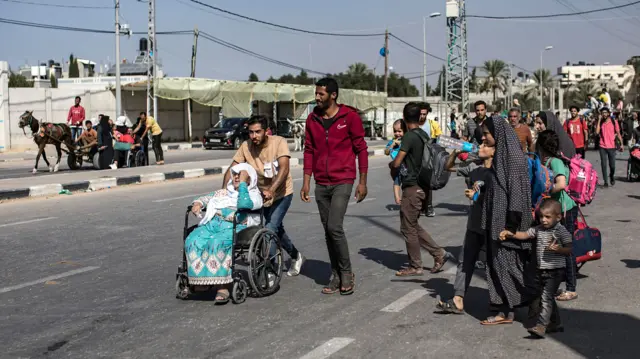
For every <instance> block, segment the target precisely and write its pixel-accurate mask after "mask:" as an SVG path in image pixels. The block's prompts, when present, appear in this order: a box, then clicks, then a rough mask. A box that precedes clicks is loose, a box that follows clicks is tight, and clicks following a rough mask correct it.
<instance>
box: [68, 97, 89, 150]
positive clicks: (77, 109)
mask: <svg viewBox="0 0 640 359" xmlns="http://www.w3.org/2000/svg"><path fill="white" fill-rule="evenodd" d="M84 119H85V116H84V107H82V106H80V96H76V103H75V105H73V106H71V108H70V109H69V115H67V125H69V127H71V137H72V139H73V140H74V141H75V140H76V139H77V138H79V137H80V135H81V134H82V123H83V122H84Z"/></svg>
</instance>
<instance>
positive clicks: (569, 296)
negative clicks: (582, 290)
mask: <svg viewBox="0 0 640 359" xmlns="http://www.w3.org/2000/svg"><path fill="white" fill-rule="evenodd" d="M577 298H578V293H576V292H563V293H562V294H560V295H559V296H557V297H556V300H559V301H561V302H568V301H570V300H574V299H577Z"/></svg>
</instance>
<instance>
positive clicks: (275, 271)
mask: <svg viewBox="0 0 640 359" xmlns="http://www.w3.org/2000/svg"><path fill="white" fill-rule="evenodd" d="M191 207H192V206H189V207H187V212H186V214H185V219H184V232H183V239H182V263H181V264H180V266H178V273H177V274H176V291H177V294H176V298H178V299H182V300H186V299H189V297H190V296H191V295H192V294H193V293H195V291H194V290H193V286H192V285H190V284H189V277H188V273H187V266H188V264H187V253H186V252H185V249H184V243H185V241H186V240H187V237H188V236H189V234H191V232H192V231H193V230H194V229H195V228H196V227H197V226H198V225H197V224H196V225H192V226H189V217H190V214H191ZM204 212H205V210H204V209H203V210H202V213H204ZM242 213H246V214H258V213H259V214H260V225H257V226H251V227H247V228H245V229H243V230H241V231H237V230H236V226H237V225H238V220H237V219H238V215H240V214H242ZM272 247H274V248H273V249H272ZM231 258H232V260H231V271H232V277H233V285H232V288H231V290H230V294H231V300H232V301H233V303H234V304H241V303H243V302H244V301H245V300H246V299H247V297H248V296H253V297H257V298H259V297H265V296H268V295H271V294H273V293H275V292H276V291H277V290H278V289H279V286H280V280H281V279H282V271H283V265H284V263H283V256H282V247H281V245H280V240H279V238H278V236H277V235H276V234H275V233H273V231H271V230H269V229H267V228H265V227H264V211H263V209H260V210H255V211H252V210H238V211H236V213H235V215H234V218H233V254H232V256H231ZM238 262H241V263H243V264H244V265H245V267H246V271H244V274H245V275H244V276H243V274H242V273H241V272H240V271H239V270H238V266H237V264H238ZM245 278H246V279H248V282H249V285H250V286H251V289H249V287H248V286H247V280H246V279H245Z"/></svg>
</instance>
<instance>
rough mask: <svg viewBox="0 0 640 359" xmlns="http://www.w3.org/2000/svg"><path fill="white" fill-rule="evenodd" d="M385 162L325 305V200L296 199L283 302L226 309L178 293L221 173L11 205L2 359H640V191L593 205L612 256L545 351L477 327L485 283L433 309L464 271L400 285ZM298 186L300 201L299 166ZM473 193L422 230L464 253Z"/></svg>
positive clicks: (567, 311)
mask: <svg viewBox="0 0 640 359" xmlns="http://www.w3.org/2000/svg"><path fill="white" fill-rule="evenodd" d="M387 162H388V160H387V159H383V158H374V159H371V171H370V176H369V178H370V183H369V195H368V197H367V199H366V200H365V201H364V202H362V203H360V204H352V205H350V207H349V210H348V213H347V215H346V217H345V228H346V232H347V235H348V238H349V246H350V252H351V255H352V262H353V266H354V270H355V273H356V275H357V288H356V293H355V294H354V295H352V296H347V297H343V296H339V295H334V296H326V295H322V294H321V293H320V289H321V286H322V285H323V284H325V283H326V281H327V280H328V276H329V264H328V256H327V252H326V248H325V244H324V235H323V231H322V228H321V225H320V220H319V217H318V215H317V212H316V211H317V207H316V205H315V203H310V204H305V203H302V202H301V201H300V200H299V199H298V197H297V196H296V197H295V199H294V202H293V205H292V207H291V209H290V211H289V214H288V215H287V217H286V220H285V225H286V228H287V230H288V231H289V233H290V236H291V237H292V238H293V241H294V243H295V244H296V246H297V247H298V248H299V249H300V251H301V252H302V253H303V254H304V255H305V256H306V257H307V262H306V264H305V265H304V267H303V272H302V274H301V275H300V276H298V277H294V278H291V277H284V279H283V281H282V284H281V290H280V291H279V292H277V293H276V294H274V295H272V296H270V297H266V298H259V299H255V298H249V299H248V300H247V302H245V303H244V304H241V305H233V304H231V303H229V304H228V305H225V306H214V305H213V303H212V302H211V301H208V300H194V301H180V300H177V299H175V297H174V296H175V291H174V283H175V272H176V267H177V265H178V264H179V261H180V248H181V245H182V237H181V236H182V225H183V215H184V210H185V207H186V206H187V205H188V203H189V202H190V200H191V199H192V198H193V197H195V196H197V195H198V194H201V193H206V192H209V191H211V190H212V189H216V188H219V186H220V180H221V179H220V177H207V178H201V179H195V180H188V181H169V182H165V183H162V184H151V185H134V186H128V187H122V188H121V187H118V188H116V189H112V190H109V191H102V192H95V193H82V194H74V195H71V196H58V197H54V198H50V199H30V200H20V201H14V202H7V203H4V204H2V205H0V209H1V212H0V213H1V214H0V262H1V263H2V264H3V270H2V271H0V317H1V318H2V320H0V337H1V338H2V339H3V340H2V341H0V357H2V358H38V357H47V358H49V357H51V358H90V357H91V358H97V357H100V358H103V357H104V358H258V357H261V358H307V359H315V358H327V357H331V358H431V357H443V358H514V357H517V358H547V357H554V358H585V357H586V358H636V357H637V352H638V349H640V345H639V344H638V329H640V302H639V301H638V300H637V298H638V294H639V292H640V286H639V285H638V274H640V244H639V242H638V241H639V240H640V238H639V237H638V233H640V222H639V221H638V220H637V218H638V215H637V211H635V210H630V209H632V208H638V205H639V204H640V202H638V200H640V196H639V194H640V183H634V184H628V183H623V182H619V183H618V184H617V185H616V187H614V188H610V189H607V190H601V191H599V192H598V197H597V202H596V203H595V204H593V205H591V206H589V207H587V208H585V212H586V214H587V215H588V220H589V223H590V224H591V225H593V226H596V227H598V228H599V229H600V230H601V231H602V232H603V235H604V239H605V242H606V243H605V247H604V248H605V249H604V257H603V259H602V260H600V261H598V262H592V263H589V264H587V265H586V266H585V267H584V268H583V269H582V271H581V273H582V274H583V276H582V277H581V278H580V279H579V286H578V293H579V295H580V297H579V299H578V300H576V301H574V302H569V303H562V304H561V315H562V317H563V319H564V322H565V326H566V332H565V333H559V334H554V335H551V336H550V337H548V338H547V339H546V340H542V341H535V340H530V339H526V337H527V336H528V335H527V333H526V331H525V329H524V328H523V325H522V324H521V323H515V324H513V325H505V326H497V327H483V326H481V325H480V324H479V323H478V322H479V320H481V319H483V318H485V317H486V315H487V314H488V313H487V301H488V293H487V291H486V289H485V288H486V283H485V281H484V279H483V275H482V273H477V275H476V276H475V277H474V279H473V281H472V288H471V289H470V291H469V293H468V295H467V298H466V309H467V311H468V313H467V314H466V315H460V316H443V315H438V314H435V313H433V311H434V301H435V299H434V297H435V296H436V295H437V294H440V295H443V296H445V297H448V296H450V295H451V294H452V285H451V283H452V281H453V278H454V275H455V267H454V266H453V265H452V264H447V265H446V266H445V271H444V272H442V273H439V274H436V275H430V274H425V275H424V276H423V277H415V278H413V279H397V278H395V277H394V272H395V270H397V269H399V268H400V267H401V266H402V265H403V264H404V263H406V259H407V258H406V251H405V246H404V242H403V240H402V237H401V236H400V233H399V218H398V212H397V211H396V210H395V209H394V208H392V207H393V206H389V204H390V203H391V202H392V199H393V196H392V191H391V180H390V179H389V178H388V174H387V173H388V171H387V170H386V164H387ZM622 163H623V162H618V167H619V171H618V173H619V174H621V173H622ZM293 175H294V178H295V182H294V187H295V189H296V193H297V191H298V190H299V189H300V177H301V171H300V169H299V168H296V169H294V171H293ZM463 188H464V181H462V179H461V178H452V180H451V182H450V183H449V184H448V185H447V187H445V188H444V189H442V190H440V191H437V192H436V194H435V199H434V205H435V206H436V214H437V215H436V217H435V218H421V219H420V221H421V223H422V224H423V225H424V226H425V228H427V230H428V231H429V232H430V233H431V235H432V236H433V237H434V239H435V240H436V241H437V242H438V243H440V244H441V245H442V246H445V247H446V249H447V250H449V251H451V252H453V253H457V252H458V251H459V250H460V246H461V243H462V238H463V234H464V228H465V223H466V215H467V214H466V208H467V204H468V202H467V201H466V199H464V197H463ZM423 259H424V262H425V266H426V267H429V266H431V265H432V260H431V258H429V256H428V255H427V254H426V253H423ZM518 314H519V318H520V319H522V317H525V316H526V313H518ZM305 355H306V356H305Z"/></svg>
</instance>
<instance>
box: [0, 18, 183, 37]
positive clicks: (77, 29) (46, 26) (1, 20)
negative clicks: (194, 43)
mask: <svg viewBox="0 0 640 359" xmlns="http://www.w3.org/2000/svg"><path fill="white" fill-rule="evenodd" d="M0 23H4V24H9V25H18V26H25V27H35V28H40V29H50V30H61V31H73V32H84V33H93V34H110V35H113V34H114V30H101V29H88V28H81V27H71V26H60V25H50V24H39V23H35V22H28V21H21V20H12V19H5V18H0ZM131 34H132V35H146V34H147V32H146V31H133V32H131ZM156 34H158V35H192V34H193V30H180V31H158V32H156Z"/></svg>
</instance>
